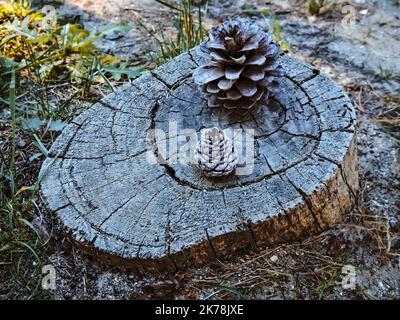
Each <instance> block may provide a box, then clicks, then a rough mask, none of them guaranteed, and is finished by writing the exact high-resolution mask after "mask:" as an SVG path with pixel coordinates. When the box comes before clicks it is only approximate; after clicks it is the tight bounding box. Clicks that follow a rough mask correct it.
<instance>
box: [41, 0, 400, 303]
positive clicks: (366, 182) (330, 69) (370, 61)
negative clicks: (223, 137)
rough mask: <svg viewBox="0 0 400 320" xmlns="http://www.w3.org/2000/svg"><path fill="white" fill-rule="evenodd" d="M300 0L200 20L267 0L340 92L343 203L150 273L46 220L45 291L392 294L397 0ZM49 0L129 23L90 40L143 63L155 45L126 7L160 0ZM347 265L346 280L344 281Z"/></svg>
mask: <svg viewBox="0 0 400 320" xmlns="http://www.w3.org/2000/svg"><path fill="white" fill-rule="evenodd" d="M42 2H45V1H42ZM305 2H306V1H301V0H289V1H259V0H250V1H241V0H238V1H229V0H212V1H210V2H209V5H208V17H207V20H206V24H207V25H208V26H211V25H215V24H218V23H219V22H220V21H222V20H224V19H228V18H233V17H237V16H241V17H246V18H249V19H252V20H253V21H254V22H256V23H259V24H261V25H262V24H265V19H264V18H263V15H262V12H264V11H265V10H266V9H267V10H269V11H270V12H272V13H274V14H275V16H276V18H277V21H278V22H279V25H280V28H281V33H282V35H283V37H284V39H285V41H286V42H287V43H288V45H289V48H288V52H289V54H290V55H293V56H295V57H297V58H299V59H301V60H304V61H307V62H309V63H313V64H314V65H316V66H318V68H320V69H321V70H322V71H323V72H325V73H327V74H328V75H330V76H331V77H332V78H333V79H335V80H336V81H337V82H338V83H339V84H340V85H341V86H342V87H343V88H344V90H345V91H346V92H347V93H348V94H349V96H350V97H351V99H352V101H353V104H354V106H355V107H356V110H357V128H358V131H357V141H358V144H357V148H358V159H359V177H360V192H359V196H358V203H357V206H356V208H355V209H354V210H353V212H352V213H351V214H349V216H348V217H346V219H345V221H343V223H342V224H340V225H338V226H337V227H335V228H333V229H332V230H329V231H326V232H324V233H322V234H320V235H318V236H315V237H311V238H309V239H307V240H305V241H303V242H301V243H291V244H283V245H280V246H277V247H274V248H266V249H265V250H262V251H259V252H255V253H251V254H248V255H245V256H242V257H239V258H237V259H234V260H229V261H223V262H222V261H221V262H220V261H218V262H215V263H213V264H211V265H208V266H205V267H201V268H193V269H189V270H185V271H181V272H178V273H176V274H174V275H163V276H159V277H155V276H137V275H136V274H135V273H133V272H131V271H126V270H119V269H118V268H116V267H110V266H107V265H103V264H101V263H100V262H98V261H96V260H95V259H94V258H92V257H90V256H86V255H84V254H83V253H82V252H80V250H79V249H78V248H75V246H74V245H73V244H72V243H69V241H68V240H67V239H66V238H65V237H64V235H63V234H62V233H61V232H60V231H58V230H59V228H58V226H57V225H56V224H55V225H52V226H51V221H50V220H49V221H48V223H46V224H45V225H46V226H47V228H49V230H52V237H53V240H52V241H51V242H50V244H49V245H51V250H49V257H48V259H47V261H46V263H49V264H52V265H53V266H54V267H55V268H56V271H57V286H56V289H55V290H54V291H52V292H51V295H52V297H53V298H55V299H154V298H161V299H163V298H172V299H197V298H200V299H229V298H230V299H235V298H250V299H399V298H400V152H399V143H400V123H399V119H400V64H399V63H398V61H399V58H400V6H399V4H397V3H396V1H391V0H386V1H362V0H358V1H352V2H351V6H350V7H348V6H347V7H344V5H343V4H341V3H340V1H336V2H335V1H332V3H333V4H332V6H330V7H329V8H326V10H325V12H320V14H317V15H314V16H310V15H308V14H307V10H306V4H305ZM346 3H348V2H346ZM342 9H343V10H344V11H343V12H344V13H343V12H342ZM57 10H58V14H59V15H60V17H63V18H64V19H68V20H71V19H73V20H76V21H79V22H81V23H82V24H83V25H84V26H85V28H86V29H89V30H90V29H93V28H98V27H100V26H102V25H104V24H107V23H109V22H118V23H120V22H124V23H128V24H131V25H132V26H134V28H133V29H132V30H131V31H130V32H128V33H127V34H118V35H113V36H110V37H108V38H107V37H106V38H105V39H103V40H101V41H99V42H98V43H97V45H98V46H99V47H100V48H101V49H102V50H104V52H107V53H110V54H113V55H117V56H121V57H127V58H129V59H130V60H131V62H134V63H136V64H138V65H145V66H147V67H151V63H149V62H148V61H150V60H149V56H148V54H149V52H152V51H154V50H155V46H154V44H153V43H151V42H149V41H148V39H149V36H148V34H146V32H145V31H144V30H143V28H141V27H140V26H139V25H138V23H137V21H138V19H143V21H145V22H146V24H148V25H153V26H155V27H156V28H157V29H161V28H162V29H165V30H167V31H166V32H168V30H172V28H171V21H170V12H169V11H168V10H166V9H165V7H163V6H161V5H159V4H157V3H155V2H154V1H152V0H135V1H133V0H118V1H112V0H103V1H96V0H68V1H66V3H65V4H63V5H61V6H59V7H58V9H57ZM352 13H354V16H350V15H349V14H352ZM349 19H350V20H349ZM171 32H172V31H171ZM346 270H350V271H348V272H350V273H346ZM353 276H354V277H353ZM351 277H353V278H352V279H354V280H355V281H356V282H355V285H354V286H351V285H350V286H348V287H346V283H347V284H348V282H347V280H351ZM343 284H345V285H344V286H343ZM350 284H351V283H350Z"/></svg>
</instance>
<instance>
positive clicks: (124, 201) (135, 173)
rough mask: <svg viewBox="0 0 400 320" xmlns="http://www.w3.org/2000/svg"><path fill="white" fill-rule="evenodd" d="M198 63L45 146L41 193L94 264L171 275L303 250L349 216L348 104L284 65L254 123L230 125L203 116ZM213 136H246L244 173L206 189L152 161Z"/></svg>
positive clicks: (153, 78)
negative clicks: (285, 249)
mask: <svg viewBox="0 0 400 320" xmlns="http://www.w3.org/2000/svg"><path fill="white" fill-rule="evenodd" d="M204 59H206V57H205V55H204V54H203V53H202V50H201V48H200V47H197V48H195V49H192V50H191V51H190V52H188V53H185V54H182V55H180V56H179V57H177V58H176V59H174V60H172V61H171V62H169V63H167V64H165V65H163V66H161V67H159V68H158V69H156V70H155V71H153V72H151V73H148V74H146V75H143V76H141V77H139V78H137V79H136V80H134V81H133V82H131V83H128V84H126V85H124V86H123V87H121V88H120V89H119V90H118V91H117V92H115V93H112V94H111V95H109V96H107V97H105V98H104V99H102V100H101V101H100V102H98V103H96V104H95V105H93V106H92V107H91V108H90V109H88V110H86V111H85V112H83V113H82V114H81V115H79V116H78V117H77V118H76V119H74V121H72V122H71V123H70V124H69V125H68V127H67V128H66V129H65V130H64V131H63V133H62V134H61V135H60V137H59V138H58V139H57V140H56V142H55V143H54V145H53V146H52V148H51V150H50V155H49V158H48V159H47V160H46V161H45V163H44V164H43V167H42V175H43V178H42V183H41V187H42V194H43V196H44V198H45V199H46V202H47V205H48V208H49V209H50V210H51V211H52V212H54V214H55V215H56V216H57V217H58V218H59V220H60V222H61V224H62V225H63V226H64V227H65V229H66V230H67V231H68V232H69V233H70V234H71V235H72V236H73V238H74V240H75V241H77V242H79V243H80V244H81V245H82V247H83V248H85V249H88V250H89V251H90V252H91V253H95V254H97V255H101V257H103V259H111V260H113V262H116V263H120V264H121V263H124V264H125V263H126V264H127V265H129V266H133V267H135V268H137V269H138V270H146V271H168V270H175V269H176V268H181V267H185V266H188V265H195V264H202V263H204V262H207V261H212V260H214V259H215V257H217V258H222V257H223V256H229V255H233V254H237V253H240V252H244V251H246V250H250V249H252V248H255V247H265V246H267V245H272V244H276V243H281V242H287V241H294V240H300V239H302V238H305V237H307V236H309V235H311V234H316V233H319V232H321V231H322V230H325V229H328V228H330V227H332V226H333V225H335V224H337V223H339V222H340V221H341V220H342V217H343V215H345V214H346V213H348V212H349V211H350V210H351V208H352V206H353V204H354V201H355V192H356V190H357V186H358V177H357V168H356V165H357V159H356V152H355V127H354V120H355V112H354V108H353V106H352V104H351V102H350V100H349V98H348V97H347V96H346V94H345V93H344V92H343V91H342V90H341V89H340V88H339V87H338V86H337V85H336V84H335V83H334V82H333V81H332V80H331V79H330V78H328V77H327V76H325V75H322V74H320V73H319V71H318V70H316V69H315V68H314V67H313V66H311V65H307V64H305V63H303V62H300V61H298V60H296V59H294V58H291V57H289V56H287V55H283V56H281V58H280V63H281V65H282V67H283V68H284V70H285V72H286V76H285V77H283V78H281V79H280V80H279V81H280V86H281V92H280V93H279V94H277V95H275V96H274V97H273V99H271V102H270V104H269V106H265V107H263V109H262V112H261V114H260V115H257V116H251V115H248V116H242V117H240V118H231V117H229V116H226V115H223V114H221V113H219V111H218V110H216V109H210V108H207V107H206V101H205V99H204V98H203V97H202V94H201V92H200V91H199V89H198V88H197V86H196V85H195V84H194V83H193V80H192V77H191V75H192V72H193V70H194V69H195V68H196V67H197V66H198V65H199V64H201V63H202V62H203V60H204ZM213 126H217V127H219V128H221V129H226V128H230V129H236V130H238V131H237V132H241V131H242V132H244V131H250V132H251V130H254V131H253V133H252V137H253V138H254V143H253V147H254V167H253V170H252V171H251V173H250V174H247V175H233V176H229V177H226V178H218V179H209V178H206V177H205V176H203V175H202V174H201V173H200V172H199V171H198V169H196V167H195V166H193V165H190V164H187V163H185V162H183V161H176V154H168V153H165V152H162V151H163V150H160V143H161V142H165V144H164V145H167V146H169V145H170V144H171V143H172V142H174V143H175V142H176V141H177V142H178V145H179V144H180V143H182V142H186V140H185V139H183V140H185V141H182V139H180V138H181V136H182V135H183V136H185V134H186V132H185V130H184V129H194V130H195V131H196V132H197V133H198V132H199V131H200V130H201V129H202V128H210V127H213ZM154 129H159V130H156V131H154ZM240 130H241V131H240ZM151 132H156V134H150V133H151ZM157 132H164V133H165V135H164V136H163V135H162V134H161V135H159V134H157ZM235 132H236V131H235ZM160 137H161V138H160ZM155 142H157V143H155ZM161 144H162V143H161ZM171 145H172V144H171ZM165 154H168V155H165ZM149 155H153V157H150V156H149Z"/></svg>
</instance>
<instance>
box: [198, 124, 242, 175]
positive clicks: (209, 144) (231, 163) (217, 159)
mask: <svg viewBox="0 0 400 320" xmlns="http://www.w3.org/2000/svg"><path fill="white" fill-rule="evenodd" d="M196 160H197V163H198V165H199V167H200V169H201V170H202V171H203V172H204V174H206V175H207V176H210V177H220V176H226V175H228V174H230V173H231V172H232V171H234V170H235V168H236V165H237V156H236V152H235V150H234V147H233V144H232V142H231V140H230V139H229V138H228V137H227V136H226V135H225V133H224V132H223V131H221V130H219V129H218V128H211V129H206V130H204V131H203V132H202V134H201V138H200V141H199V143H198V145H197V150H196Z"/></svg>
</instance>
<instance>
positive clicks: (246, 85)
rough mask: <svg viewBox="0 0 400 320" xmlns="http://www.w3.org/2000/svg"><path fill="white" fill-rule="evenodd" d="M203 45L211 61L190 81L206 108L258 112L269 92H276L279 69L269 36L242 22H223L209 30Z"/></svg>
mask: <svg viewBox="0 0 400 320" xmlns="http://www.w3.org/2000/svg"><path fill="white" fill-rule="evenodd" d="M206 45H207V48H208V52H209V55H210V58H211V61H210V63H209V64H206V65H204V66H200V67H198V68H197V69H196V70H195V71H194V73H193V78H194V81H195V82H196V83H197V84H198V85H200V86H201V89H202V91H203V92H204V94H205V96H206V98H207V101H208V106H209V107H218V106H222V107H223V108H225V109H229V110H231V111H234V110H236V111H238V110H239V111H241V112H246V111H249V110H252V111H254V112H258V111H260V109H261V107H262V105H266V104H267V103H268V97H269V94H270V92H272V93H275V92H277V91H278V82H277V81H276V79H275V78H276V77H282V76H283V69H282V68H281V67H280V66H279V65H278V57H279V45H278V44H276V43H275V42H273V41H272V35H271V34H269V33H266V32H264V31H262V30H260V29H259V28H258V27H257V26H256V25H253V24H251V23H249V22H246V21H242V20H238V21H227V22H224V23H223V24H222V25H220V26H218V27H215V28H213V29H212V30H211V32H210V41H208V42H207V43H206Z"/></svg>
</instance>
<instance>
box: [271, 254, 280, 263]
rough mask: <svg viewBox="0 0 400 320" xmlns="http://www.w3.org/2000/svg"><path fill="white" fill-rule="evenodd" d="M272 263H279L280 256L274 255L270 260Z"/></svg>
mask: <svg viewBox="0 0 400 320" xmlns="http://www.w3.org/2000/svg"><path fill="white" fill-rule="evenodd" d="M269 259H270V260H271V261H272V262H274V263H275V262H277V261H278V259H279V258H278V256H276V255H273V256H272V257H271V258H269Z"/></svg>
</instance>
